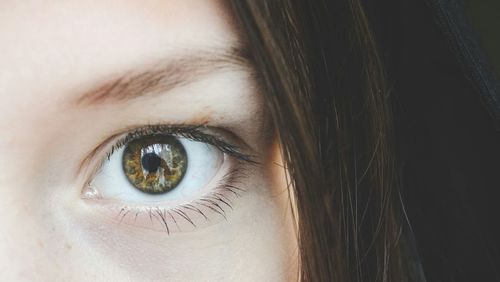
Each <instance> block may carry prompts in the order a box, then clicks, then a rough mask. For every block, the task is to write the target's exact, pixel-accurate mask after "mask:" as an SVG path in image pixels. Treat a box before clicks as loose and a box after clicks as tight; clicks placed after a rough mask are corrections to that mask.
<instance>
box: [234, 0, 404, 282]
mask: <svg viewBox="0 0 500 282" xmlns="http://www.w3.org/2000/svg"><path fill="white" fill-rule="evenodd" d="M232 6H233V9H234V11H235V13H236V15H237V18H238V19H239V20H240V21H241V25H242V26H243V28H244V30H245V33H246V37H247V40H248V45H249V46H248V47H249V49H250V53H251V56H252V59H253V63H254V64H255V67H256V70H257V72H258V73H259V74H260V77H259V78H260V79H261V84H262V86H263V88H264V94H265V96H266V98H267V101H268V107H269V110H270V112H271V114H272V117H273V120H274V124H275V128H276V132H277V134H278V136H279V139H280V142H281V144H282V147H283V157H284V160H285V162H286V168H287V171H288V174H289V175H290V181H291V187H292V189H294V191H293V192H294V193H291V194H292V195H294V198H293V199H291V200H292V201H295V203H296V206H297V214H296V218H297V222H298V238H299V246H300V278H301V280H303V281H346V282H348V281H407V280H408V279H409V278H408V277H407V271H406V269H407V268H406V259H405V258H404V248H403V245H404V244H402V243H401V242H404V240H399V239H398V238H399V237H400V234H401V232H402V230H403V228H402V226H403V224H402V222H403V221H402V216H401V215H402V208H401V207H400V202H399V196H398V191H397V189H396V188H397V186H396V184H397V179H396V166H395V158H394V154H393V152H392V144H391V143H392V137H391V133H392V121H391V107H390V100H389V98H388V96H389V92H388V90H387V88H386V86H385V83H384V73H383V69H382V67H381V63H380V60H379V57H378V55H377V50H376V45H375V43H374V39H373V36H372V34H371V32H370V29H369V26H368V22H367V18H366V16H365V13H364V11H363V7H362V6H361V3H360V1H359V0H333V1H323V0H315V1H303V0H273V1H264V0H262V1H253V0H233V1H232Z"/></svg>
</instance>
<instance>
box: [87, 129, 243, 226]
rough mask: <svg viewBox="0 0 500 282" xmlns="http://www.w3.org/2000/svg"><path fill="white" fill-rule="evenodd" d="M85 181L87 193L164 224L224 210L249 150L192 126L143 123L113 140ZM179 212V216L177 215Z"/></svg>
mask: <svg viewBox="0 0 500 282" xmlns="http://www.w3.org/2000/svg"><path fill="white" fill-rule="evenodd" d="M111 147H112V149H111V151H110V152H109V153H108V154H107V158H106V159H105V160H104V161H103V162H102V164H101V166H100V169H98V170H97V172H96V173H95V175H94V176H93V178H92V179H91V181H89V184H88V187H86V189H84V196H85V198H87V199H94V200H106V201H105V202H111V203H113V204H112V205H113V207H115V208H117V207H119V208H117V209H119V210H120V214H125V212H124V210H126V211H128V212H127V214H129V213H130V214H134V216H135V219H137V217H139V216H141V215H143V216H145V217H146V218H152V217H153V216H152V214H153V215H154V216H155V217H160V218H159V219H158V222H159V223H161V225H163V226H164V227H166V228H167V229H169V231H170V229H171V226H170V227H169V226H166V225H168V224H169V222H168V221H169V220H170V221H171V223H172V222H173V223H175V225H178V222H177V220H184V221H187V222H189V223H190V224H191V225H196V224H195V221H194V220H193V219H192V216H193V215H194V216H195V217H198V218H203V219H208V215H210V214H213V213H216V214H218V215H219V216H222V217H225V216H226V209H227V208H229V209H231V208H232V202H233V201H232V199H231V198H233V199H234V196H240V195H241V192H242V191H243V189H241V188H238V187H237V186H236V185H235V183H234V182H235V181H237V178H238V177H241V176H242V174H241V173H240V172H241V171H242V166H244V165H245V164H250V163H251V162H252V161H251V156H249V155H247V154H243V153H242V152H240V149H239V148H238V147H237V146H235V145H232V144H230V143H229V141H225V140H224V139H222V138H221V137H219V136H217V135H215V134H210V133H207V132H203V131H201V130H199V128H190V127H179V128H175V127H164V126H159V127H147V128H143V129H139V130H136V131H133V132H131V133H128V134H126V135H125V136H124V137H122V138H119V139H118V141H115V144H113V145H112V146H111ZM176 217H177V218H176Z"/></svg>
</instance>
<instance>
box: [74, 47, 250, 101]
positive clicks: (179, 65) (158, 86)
mask: <svg viewBox="0 0 500 282" xmlns="http://www.w3.org/2000/svg"><path fill="white" fill-rule="evenodd" d="M231 67H239V68H249V67H250V59H249V55H248V52H247V51H246V50H245V49H244V48H242V47H233V48H228V49H213V50H199V51H196V52H187V53H186V54H184V55H181V56H177V57H174V58H169V59H167V60H165V61H160V62H159V63H157V64H155V65H153V66H152V67H149V68H147V69H145V70H142V71H129V72H127V73H125V74H123V75H120V76H118V78H116V79H112V80H110V81H108V82H105V83H102V84H101V85H100V86H98V87H96V88H94V89H92V90H90V91H87V92H85V93H83V94H82V95H79V96H77V97H76V99H73V100H72V103H73V104H74V105H77V106H90V105H97V104H102V103H111V102H121V101H126V100H131V99H135V98H137V97H141V96H144V95H155V94H159V93H164V92H167V91H169V90H172V89H174V88H177V87H180V86H182V85H186V84H189V83H192V82H194V81H196V80H197V79H199V78H201V77H202V76H204V75H207V74H210V73H212V72H214V71H216V70H220V69H224V68H231Z"/></svg>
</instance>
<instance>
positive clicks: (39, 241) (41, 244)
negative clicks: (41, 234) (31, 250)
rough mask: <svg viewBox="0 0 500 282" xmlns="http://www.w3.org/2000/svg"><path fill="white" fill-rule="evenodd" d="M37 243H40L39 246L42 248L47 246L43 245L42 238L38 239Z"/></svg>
mask: <svg viewBox="0 0 500 282" xmlns="http://www.w3.org/2000/svg"><path fill="white" fill-rule="evenodd" d="M37 244H38V247H40V248H43V247H45V246H44V245H43V242H42V240H38V241H37Z"/></svg>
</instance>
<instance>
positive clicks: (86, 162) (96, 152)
mask: <svg viewBox="0 0 500 282" xmlns="http://www.w3.org/2000/svg"><path fill="white" fill-rule="evenodd" d="M159 126H161V127H164V128H167V127H171V128H175V129H182V128H210V129H212V128H211V127H208V126H206V125H190V124H177V125H173V124H170V125H167V124H163V125H142V126H133V127H129V128H128V129H122V130H121V131H120V132H117V133H115V134H112V135H111V136H109V137H107V138H106V139H104V140H102V141H101V142H100V143H99V145H98V146H96V147H95V148H94V149H92V150H91V151H90V152H89V153H88V154H87V156H86V157H85V158H84V159H83V160H82V162H81V163H80V164H79V166H78V169H77V175H79V174H81V173H82V171H83V170H84V168H86V167H89V166H90V164H91V163H92V162H95V161H97V162H98V163H97V164H96V165H94V166H93V167H94V168H93V169H92V170H91V171H86V175H87V176H91V175H94V174H95V173H96V172H97V170H98V169H99V167H100V165H101V164H102V162H103V160H102V159H101V158H98V156H100V155H103V153H102V152H103V151H105V149H106V148H107V147H109V150H111V149H112V146H110V143H113V144H114V143H116V142H119V140H121V139H122V140H123V138H125V137H126V136H127V135H128V134H130V133H132V132H135V131H138V130H139V129H141V128H147V127H149V128H154V127H159ZM222 130H223V131H224V129H222ZM226 133H227V134H228V135H233V136H230V137H233V138H231V139H235V135H234V133H231V132H230V131H227V132H226ZM120 136H123V137H121V138H120ZM113 140H115V141H114V142H113ZM231 141H235V140H231ZM226 143H227V142H226ZM238 143H243V147H245V151H249V152H248V154H246V153H245V154H244V153H242V155H245V156H247V159H246V160H244V161H247V162H249V163H251V164H258V161H257V157H256V156H257V154H256V153H255V152H254V151H253V150H252V148H251V147H250V146H249V145H248V144H246V143H245V142H244V141H243V140H241V142H238ZM228 144H229V143H228ZM237 147H238V148H240V146H237ZM85 178H86V179H88V177H85Z"/></svg>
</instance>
